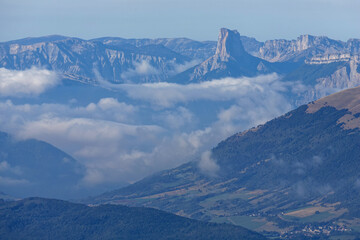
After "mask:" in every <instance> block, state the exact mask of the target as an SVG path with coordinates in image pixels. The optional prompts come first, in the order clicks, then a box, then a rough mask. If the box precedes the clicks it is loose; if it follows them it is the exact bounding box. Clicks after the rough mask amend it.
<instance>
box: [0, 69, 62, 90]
mask: <svg viewBox="0 0 360 240" xmlns="http://www.w3.org/2000/svg"><path fill="white" fill-rule="evenodd" d="M59 82H60V81H59V78H58V77H57V74H56V73H55V72H53V71H49V70H45V69H37V68H31V69H28V70H23V71H18V70H8V69H5V68H0V95H1V96H13V97H14V96H15V97H16V96H19V97H21V96H37V95H39V94H41V93H43V92H44V91H46V90H47V89H49V88H52V87H54V86H56V85H57V84H59Z"/></svg>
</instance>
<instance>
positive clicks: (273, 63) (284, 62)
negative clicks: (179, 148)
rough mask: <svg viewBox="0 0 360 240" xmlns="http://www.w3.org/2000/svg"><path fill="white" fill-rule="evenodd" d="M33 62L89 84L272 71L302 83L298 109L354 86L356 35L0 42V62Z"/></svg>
mask: <svg viewBox="0 0 360 240" xmlns="http://www.w3.org/2000/svg"><path fill="white" fill-rule="evenodd" d="M32 66H37V67H40V68H46V69H51V70H54V71H56V72H57V73H58V74H59V75H60V76H61V77H62V78H64V79H70V80H73V81H79V82H82V83H87V84H92V85H95V86H98V85H101V84H102V83H103V81H108V82H110V83H115V84H121V83H134V84H138V83H154V82H172V83H178V84H188V83H199V82H204V81H211V80H214V79H220V78H225V77H231V78H237V77H254V76H258V75H262V74H268V73H274V72H275V73H277V74H278V75H279V78H281V79H282V81H284V82H287V83H288V84H289V85H291V84H300V85H302V88H299V91H295V92H288V93H287V95H288V96H289V99H290V101H291V102H292V103H293V104H294V105H296V106H299V105H301V104H304V103H306V102H308V101H313V100H316V99H319V98H321V97H324V96H327V95H329V94H331V93H334V92H337V91H339V90H342V89H346V88H351V87H356V86H359V85H360V40H358V39H350V40H348V41H347V42H342V41H336V40H333V39H330V38H327V37H317V36H311V35H302V36H300V37H298V38H297V39H296V40H282V39H280V40H269V41H266V42H259V41H257V40H256V39H254V38H250V37H246V36H240V34H239V33H238V32H237V31H236V30H229V29H226V28H222V29H221V30H220V33H219V38H218V41H217V42H215V41H203V42H199V41H194V40H191V39H187V38H158V39H123V38H118V37H104V38H97V39H92V40H82V39H79V38H70V37H64V36H58V35H52V36H46V37H40V38H26V39H20V40H15V41H10V42H5V43H0V67H4V68H7V69H15V70H24V69H28V68H31V67H32Z"/></svg>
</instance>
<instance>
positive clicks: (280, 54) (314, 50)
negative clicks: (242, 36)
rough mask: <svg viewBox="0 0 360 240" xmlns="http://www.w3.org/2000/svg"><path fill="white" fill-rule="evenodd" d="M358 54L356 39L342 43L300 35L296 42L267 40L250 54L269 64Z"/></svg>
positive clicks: (321, 37) (359, 47) (325, 38)
mask: <svg viewBox="0 0 360 240" xmlns="http://www.w3.org/2000/svg"><path fill="white" fill-rule="evenodd" d="M359 52H360V45H359V40H358V39H350V40H348V41H347V42H342V41H337V40H333V39H330V38H328V37H323V36H320V37H319V36H311V35H301V36H300V37H298V38H297V39H296V40H284V39H279V40H268V41H266V42H265V43H262V46H261V47H259V48H257V49H253V51H251V54H253V55H254V56H257V57H259V58H262V59H264V60H267V61H269V62H286V61H292V62H303V61H304V60H305V59H309V58H312V57H315V56H318V55H320V56H321V55H329V54H346V53H352V54H358V53H359Z"/></svg>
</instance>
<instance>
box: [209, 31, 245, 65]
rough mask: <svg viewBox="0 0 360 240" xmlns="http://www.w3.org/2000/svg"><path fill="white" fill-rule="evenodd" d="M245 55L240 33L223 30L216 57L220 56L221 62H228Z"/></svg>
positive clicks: (220, 34)
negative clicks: (230, 59)
mask: <svg viewBox="0 0 360 240" xmlns="http://www.w3.org/2000/svg"><path fill="white" fill-rule="evenodd" d="M244 53H245V50H244V47H243V45H242V42H241V38H240V34H239V32H238V31H236V30H229V29H226V28H221V29H220V33H219V39H218V43H217V48H216V52H215V55H217V56H219V57H220V60H221V61H228V59H229V58H230V57H233V58H235V59H236V58H237V57H239V56H241V55H242V54H244Z"/></svg>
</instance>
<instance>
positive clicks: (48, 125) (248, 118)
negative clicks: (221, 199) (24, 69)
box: [0, 74, 293, 187]
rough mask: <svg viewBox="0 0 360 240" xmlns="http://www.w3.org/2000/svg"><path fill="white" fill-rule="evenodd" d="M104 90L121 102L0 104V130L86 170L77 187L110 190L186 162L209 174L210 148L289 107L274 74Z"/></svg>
mask: <svg viewBox="0 0 360 240" xmlns="http://www.w3.org/2000/svg"><path fill="white" fill-rule="evenodd" d="M106 84H107V85H106V86H107V87H111V88H113V89H115V90H117V91H120V92H119V95H121V96H122V100H121V101H119V100H118V99H117V98H114V97H113V98H109V97H105V98H102V99H100V100H96V101H92V102H89V103H87V104H85V105H79V104H78V103H77V101H76V99H74V100H73V101H71V104H48V103H42V104H15V103H13V102H12V101H10V100H5V101H3V102H0V114H1V115H2V116H3V117H2V118H1V119H0V124H1V130H3V131H6V132H10V133H12V134H14V135H16V136H17V137H18V138H22V139H23V138H36V139H40V140H44V141H46V142H49V143H51V144H53V145H54V146H56V147H59V148H60V149H62V150H64V151H65V152H67V153H69V154H70V155H72V156H73V157H75V158H76V159H77V160H78V161H79V162H80V163H81V164H83V165H84V166H85V167H86V176H85V177H84V179H83V180H82V182H81V183H79V184H81V185H82V186H90V187H91V186H97V185H101V184H107V183H111V184H113V185H114V186H116V184H119V183H121V182H134V181H137V180H139V179H141V178H143V177H145V176H147V175H149V174H151V173H154V172H157V171H159V170H163V169H168V168H172V167H176V166H178V165H180V164H182V163H185V162H188V161H192V160H200V162H199V167H200V169H203V172H204V173H205V172H206V173H207V174H208V175H211V176H215V175H216V172H217V168H218V167H217V165H216V163H215V162H214V161H213V160H212V158H211V154H210V152H209V150H210V149H211V148H212V147H215V146H216V144H217V143H218V142H220V141H221V140H223V139H225V138H227V137H229V136H231V135H232V134H234V133H236V132H239V131H243V130H246V129H248V128H250V127H253V126H256V125H258V124H262V123H264V122H266V121H268V120H270V119H272V118H274V117H276V116H279V115H281V114H283V113H285V112H287V111H288V110H290V109H291V108H292V105H291V104H290V103H289V102H288V101H287V99H286V97H285V96H284V93H286V92H287V91H289V90H291V88H292V87H293V86H292V85H289V84H287V83H283V82H282V81H281V79H280V77H279V76H278V75H276V74H271V75H266V76H258V77H255V78H225V79H220V80H213V81H210V82H203V83H197V84H195V83H194V84H189V85H180V84H170V83H154V84H138V85H136V84H123V85H113V84H109V83H106ZM124 95H127V97H126V98H123V96H124ZM73 97H74V98H76V97H77V96H73ZM79 97H81V93H79ZM203 108H205V111H204V110H203ZM119 185H120V184H119Z"/></svg>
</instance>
